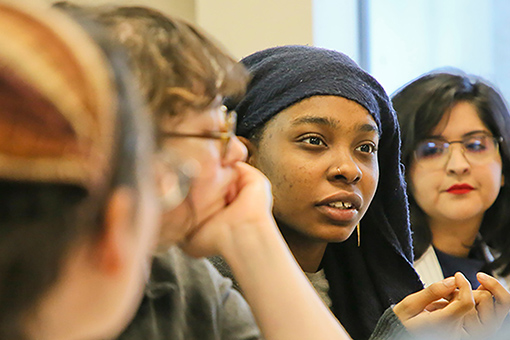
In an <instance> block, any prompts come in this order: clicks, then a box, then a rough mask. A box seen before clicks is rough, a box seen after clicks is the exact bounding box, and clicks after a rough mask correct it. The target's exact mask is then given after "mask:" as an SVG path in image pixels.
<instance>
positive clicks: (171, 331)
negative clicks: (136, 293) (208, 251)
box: [118, 248, 261, 340]
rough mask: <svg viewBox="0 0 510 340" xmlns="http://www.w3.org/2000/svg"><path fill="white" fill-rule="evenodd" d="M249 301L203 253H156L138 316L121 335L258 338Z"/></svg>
mask: <svg viewBox="0 0 510 340" xmlns="http://www.w3.org/2000/svg"><path fill="white" fill-rule="evenodd" d="M260 338H261V336H260V333H259V330H258V328H257V326H256V324H255V321H254V319H253V316H252V313H251V311H250V308H249V306H248V304H247V303H246V302H245V300H244V299H243V298H242V296H241V295H240V294H239V293H238V292H237V291H236V290H234V289H233V288H232V282H231V281H230V280H228V279H226V278H224V277H222V276H221V275H220V274H219V273H218V271H217V270H216V269H215V268H214V267H213V266H212V265H211V264H210V263H209V262H208V261H207V260H204V259H193V258H191V257H188V256H187V255H185V254H184V253H183V252H182V251H181V250H179V249H178V248H172V249H171V250H170V251H168V252H167V253H165V254H163V255H160V256H158V257H156V258H155V260H154V262H153V265H152V271H151V277H150V282H149V283H148V284H147V286H146V289H145V294H144V297H143V300H142V303H141V305H140V308H139V309H138V311H137V313H136V316H135V317H134V319H133V321H132V322H131V324H130V325H129V326H128V328H127V329H126V330H125V331H124V333H123V334H122V335H121V336H120V337H119V338H118V339H119V340H139V339H143V340H166V339H172V340H193V339H197V340H208V339H210V340H213V339H214V340H218V339H232V340H240V339H260Z"/></svg>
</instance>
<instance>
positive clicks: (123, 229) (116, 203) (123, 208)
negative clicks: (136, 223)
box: [97, 187, 134, 276]
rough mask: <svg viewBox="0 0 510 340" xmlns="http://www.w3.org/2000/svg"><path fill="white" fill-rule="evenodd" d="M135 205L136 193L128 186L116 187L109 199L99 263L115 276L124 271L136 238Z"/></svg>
mask: <svg viewBox="0 0 510 340" xmlns="http://www.w3.org/2000/svg"><path fill="white" fill-rule="evenodd" d="M133 207H134V193H133V191H132V190H131V189H129V188H126V187H122V188H119V189H116V190H115V192H114V193H113V194H112V195H111V196H110V199H109V200H108V203H107V207H106V210H105V216H104V221H103V229H102V231H101V238H100V241H99V243H98V246H97V253H98V256H97V258H98V261H99V263H98V265H99V268H100V270H102V271H103V272H104V273H105V274H106V275H111V276H113V275H116V274H118V273H119V272H120V271H122V269H123V266H124V264H125V263H126V262H127V258H128V257H129V251H130V246H131V242H132V239H133V238H134V230H132V229H133V225H132V221H133Z"/></svg>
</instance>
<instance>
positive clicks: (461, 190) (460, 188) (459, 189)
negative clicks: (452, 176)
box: [446, 183, 474, 195]
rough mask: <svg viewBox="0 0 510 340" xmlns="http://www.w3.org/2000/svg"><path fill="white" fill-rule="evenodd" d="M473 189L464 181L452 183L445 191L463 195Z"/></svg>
mask: <svg viewBox="0 0 510 340" xmlns="http://www.w3.org/2000/svg"><path fill="white" fill-rule="evenodd" d="M472 190H474V188H473V187H472V186H471V185H469V184H466V183H462V184H454V185H452V186H451V187H449V188H448V189H447V190H446V191H447V192H448V193H450V194H454V195H464V194H467V193H469V192H471V191H472Z"/></svg>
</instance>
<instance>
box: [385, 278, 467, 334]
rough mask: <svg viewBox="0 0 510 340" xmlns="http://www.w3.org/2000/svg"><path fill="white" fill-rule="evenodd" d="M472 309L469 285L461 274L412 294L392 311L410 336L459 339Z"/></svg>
mask: <svg viewBox="0 0 510 340" xmlns="http://www.w3.org/2000/svg"><path fill="white" fill-rule="evenodd" d="M474 308H475V300H474V296H473V291H472V289H471V285H470V283H469V281H468V280H467V279H466V278H465V277H464V275H462V274H461V273H456V274H455V277H449V278H446V279H444V280H443V281H440V282H436V283H434V284H432V285H430V286H428V287H427V288H425V289H423V290H421V291H419V292H417V293H414V294H411V295H409V296H407V297H406V298H405V299H403V300H402V301H401V302H400V303H398V304H397V305H395V307H393V311H394V313H395V314H396V315H397V316H398V317H399V319H400V320H401V321H402V324H403V325H404V326H405V327H406V329H407V330H408V332H409V333H411V334H413V335H415V336H418V337H422V336H423V337H425V338H431V336H434V338H436V337H437V336H438V335H441V338H443V337H444V338H445V339H446V338H448V339H460V338H461V337H462V336H464V335H465V331H464V329H463V326H464V317H465V316H466V315H468V314H469V313H472V311H473V310H474Z"/></svg>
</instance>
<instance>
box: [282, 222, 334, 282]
mask: <svg viewBox="0 0 510 340" xmlns="http://www.w3.org/2000/svg"><path fill="white" fill-rule="evenodd" d="M278 226H279V228H280V231H281V232H282V235H283V237H284V238H285V241H286V242H287V244H288V246H289V248H290V250H291V251H292V254H293V255H294V257H295V258H296V261H297V262H298V263H299V265H300V266H301V269H302V270H303V271H304V272H307V273H315V272H316V271H318V270H319V266H320V264H321V261H322V258H323V257H324V252H325V251H326V246H327V245H328V243H327V242H324V241H315V240H312V239H310V237H309V236H306V235H303V234H301V233H298V232H296V231H295V230H294V229H292V228H289V227H286V226H281V225H280V224H278Z"/></svg>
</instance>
